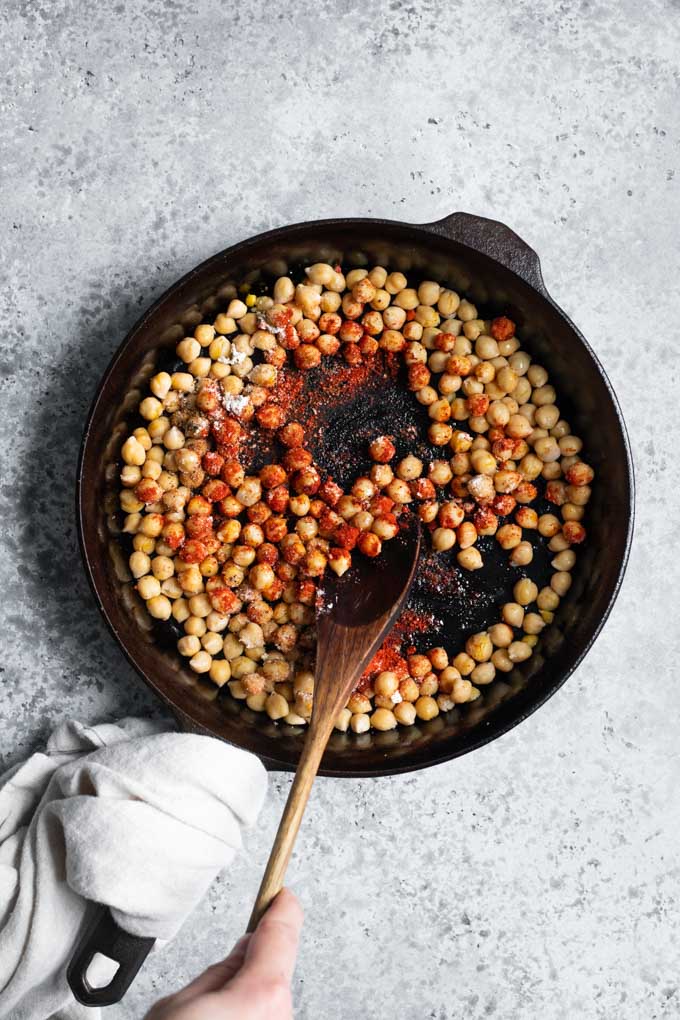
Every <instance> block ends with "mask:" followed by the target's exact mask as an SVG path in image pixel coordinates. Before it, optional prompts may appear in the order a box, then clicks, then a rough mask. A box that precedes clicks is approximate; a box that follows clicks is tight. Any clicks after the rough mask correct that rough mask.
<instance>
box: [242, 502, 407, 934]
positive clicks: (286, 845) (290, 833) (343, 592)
mask: <svg viewBox="0 0 680 1020" xmlns="http://www.w3.org/2000/svg"><path fill="white" fill-rule="evenodd" d="M419 554H420V526H419V524H418V522H417V520H414V519H410V520H409V525H408V527H407V528H406V529H405V530H404V531H402V532H401V534H400V535H398V536H397V538H394V539H392V540H391V541H390V542H386V543H385V545H384V546H383V550H382V553H381V554H380V557H379V558H377V559H375V560H369V559H365V558H364V557H357V559H356V561H355V563H354V564H353V565H352V568H351V570H349V571H348V572H347V573H346V574H345V575H344V576H343V577H341V578H334V579H332V580H330V579H329V580H328V581H324V586H323V597H324V605H323V607H322V609H321V610H320V612H319V614H318V619H317V651H316V672H315V676H314V707H313V709H312V718H311V720H310V724H309V729H308V731H307V736H306V738H305V745H304V748H303V750H302V754H301V756H300V761H299V763H298V767H297V771H296V773H295V779H294V780H293V785H292V787H291V789H290V793H289V795H288V800H287V801H286V806H285V808H284V811H283V816H282V818H281V822H280V824H279V828H278V832H277V833H276V839H275V840H274V846H273V848H272V852H271V854H270V856H269V862H268V864H267V868H266V871H265V873H264V877H263V879H262V884H261V885H260V891H259V892H258V894H257V899H256V900H255V906H254V907H253V912H252V914H251V916H250V921H249V922H248V928H247V930H248V931H249V932H250V931H254V930H255V928H256V926H257V923H258V921H259V920H260V918H261V917H262V915H263V914H264V912H265V911H266V910H267V907H268V906H269V905H270V903H271V902H272V900H273V899H274V897H275V896H276V895H277V893H279V892H280V891H281V889H282V887H283V879H284V876H285V874H286V868H287V867H288V862H289V861H290V858H291V854H292V852H293V846H294V844H295V839H296V837H297V834H298V830H299V828H300V823H301V821H302V816H303V814H304V810H305V807H306V806H307V800H308V798H309V794H310V793H311V790H312V784H313V782H314V779H315V777H316V774H317V772H318V770H319V765H320V764H321V758H322V756H323V753H324V751H325V749H326V744H327V743H328V738H329V737H330V735H331V732H332V730H333V726H334V724H335V721H336V719H337V718H338V715H339V714H340V711H341V710H342V709H343V708H344V707H345V705H346V704H347V699H348V698H349V696H350V694H351V692H352V690H353V689H354V687H355V686H356V683H357V681H358V679H359V677H360V676H361V674H362V673H363V672H364V670H365V669H366V666H368V664H369V662H370V661H371V659H372V658H373V656H374V655H375V653H376V651H377V650H378V648H379V647H380V644H381V642H382V640H383V638H384V637H385V636H386V634H388V633H389V631H390V630H391V629H392V626H393V624H394V623H395V621H396V619H397V617H398V615H399V613H400V611H401V609H402V607H403V605H404V602H405V601H406V596H407V595H408V592H409V588H410V587H411V584H412V582H413V578H414V576H415V572H416V565H417V563H418V556H419Z"/></svg>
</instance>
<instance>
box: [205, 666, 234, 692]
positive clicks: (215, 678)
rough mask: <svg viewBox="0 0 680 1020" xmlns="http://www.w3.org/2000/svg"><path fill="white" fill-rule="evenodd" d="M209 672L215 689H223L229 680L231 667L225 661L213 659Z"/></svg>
mask: <svg viewBox="0 0 680 1020" xmlns="http://www.w3.org/2000/svg"><path fill="white" fill-rule="evenodd" d="M209 672H210V679H211V680H212V682H213V683H214V684H215V686H216V687H223V686H224V685H225V684H226V682H227V681H228V680H230V679H231V666H230V665H229V662H228V661H227V660H226V659H213V661H212V662H211V664H210V670H209Z"/></svg>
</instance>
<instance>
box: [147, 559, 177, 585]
mask: <svg viewBox="0 0 680 1020" xmlns="http://www.w3.org/2000/svg"><path fill="white" fill-rule="evenodd" d="M151 571H152V573H153V576H154V577H157V578H158V580H159V581H165V580H167V578H169V577H172V575H173V574H174V573H175V564H174V561H173V560H172V559H171V557H170V556H156V557H155V558H154V559H153V560H152V561H151Z"/></svg>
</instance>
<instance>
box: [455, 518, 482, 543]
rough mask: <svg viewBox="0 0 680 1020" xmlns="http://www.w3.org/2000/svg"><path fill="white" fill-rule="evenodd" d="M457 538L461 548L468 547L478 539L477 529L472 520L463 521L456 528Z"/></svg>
mask: <svg viewBox="0 0 680 1020" xmlns="http://www.w3.org/2000/svg"><path fill="white" fill-rule="evenodd" d="M456 538H457V539H458V545H459V546H460V547H461V549H468V548H469V547H470V546H472V545H474V544H475V542H476V541H477V529H476V528H475V526H474V524H473V523H472V521H463V523H462V524H460V525H459V526H458V528H457V530H456Z"/></svg>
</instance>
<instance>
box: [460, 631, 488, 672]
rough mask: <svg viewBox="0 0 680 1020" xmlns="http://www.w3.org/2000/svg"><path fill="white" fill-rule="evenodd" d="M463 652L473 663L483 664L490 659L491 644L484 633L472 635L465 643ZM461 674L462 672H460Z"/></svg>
mask: <svg viewBox="0 0 680 1020" xmlns="http://www.w3.org/2000/svg"><path fill="white" fill-rule="evenodd" d="M465 651H466V652H467V654H468V655H469V656H470V657H471V658H472V659H474V660H475V662H485V661H486V660H487V659H490V658H491V654H492V652H493V644H492V642H491V638H490V637H489V635H488V633H487V632H486V631H481V632H480V633H479V634H473V635H472V636H471V637H469V638H468V639H467V641H466V642H465ZM461 673H462V670H461Z"/></svg>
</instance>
